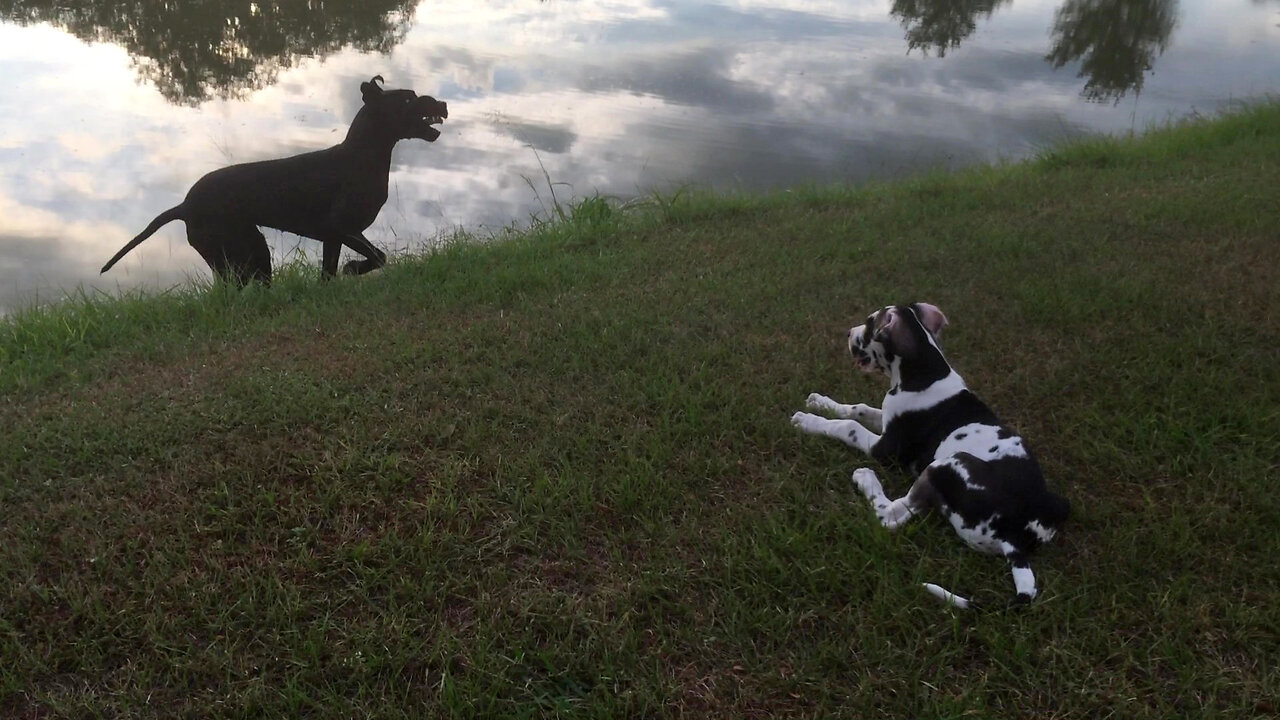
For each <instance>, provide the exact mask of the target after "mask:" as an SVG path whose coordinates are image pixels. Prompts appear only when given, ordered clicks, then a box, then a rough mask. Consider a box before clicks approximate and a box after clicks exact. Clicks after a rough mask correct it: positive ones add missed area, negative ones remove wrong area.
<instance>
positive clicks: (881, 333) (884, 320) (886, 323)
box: [872, 308, 902, 342]
mask: <svg viewBox="0 0 1280 720" xmlns="http://www.w3.org/2000/svg"><path fill="white" fill-rule="evenodd" d="M900 322H902V320H901V318H899V317H898V309H897V308H889V309H887V310H885V311H884V312H883V313H881V315H880V317H879V318H876V330H875V333H874V334H873V336H872V339H874V340H879V341H880V342H884V341H885V339H886V338H889V337H891V335H890V333H892V332H893V330H894V328H896V327H898V323H900Z"/></svg>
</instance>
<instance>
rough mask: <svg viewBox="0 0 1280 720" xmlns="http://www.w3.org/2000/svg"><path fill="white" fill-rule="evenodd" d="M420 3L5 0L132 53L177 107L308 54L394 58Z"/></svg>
mask: <svg viewBox="0 0 1280 720" xmlns="http://www.w3.org/2000/svg"><path fill="white" fill-rule="evenodd" d="M416 5H417V2H415V1H414V0H361V2H326V1H325V0H276V1H274V2H265V1H264V2H249V1H248V0H205V1H204V2H180V1H178V0H123V1H122V2H120V1H115V0H112V1H106V0H96V1H95V0H0V20H6V21H9V22H14V23H18V24H23V25H26V24H34V23H49V24H50V25H53V26H55V27H58V28H62V29H64V30H66V31H68V32H70V33H72V34H73V35H75V36H76V37H78V38H80V39H82V40H85V41H93V42H107V43H111V44H114V45H118V46H120V47H122V48H124V49H125V50H126V51H128V53H129V56H130V57H131V58H133V61H134V64H135V66H136V67H137V70H138V73H139V75H141V76H142V77H143V78H144V79H145V80H147V81H149V82H151V83H153V84H154V85H155V86H156V88H157V89H158V90H159V91H160V93H161V94H162V95H163V96H164V97H165V98H166V99H167V100H169V101H170V102H174V103H180V104H187V105H194V104H197V103H200V102H202V101H204V100H207V99H209V98H210V97H235V96H239V95H242V94H244V93H246V92H249V91H252V90H257V89H259V88H262V87H265V86H267V85H270V84H271V83H273V82H274V81H275V78H276V76H277V74H278V73H279V72H280V71H281V70H282V69H285V68H289V67H291V66H293V64H294V63H296V62H297V61H298V59H299V58H303V57H323V56H325V55H329V54H331V53H334V52H336V51H338V50H340V49H342V48H344V47H347V46H351V47H353V48H355V49H357V50H360V51H364V52H380V53H386V52H389V51H390V50H391V49H392V48H394V47H395V46H396V45H397V44H398V43H399V42H400V41H401V40H403V39H404V36H405V34H406V33H407V32H408V30H409V28H410V27H411V26H412V24H413V11H414V7H415V6H416Z"/></svg>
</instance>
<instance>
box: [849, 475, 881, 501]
mask: <svg viewBox="0 0 1280 720" xmlns="http://www.w3.org/2000/svg"><path fill="white" fill-rule="evenodd" d="M853 484H854V485H856V486H857V487H858V489H859V490H861V491H862V494H863V495H866V496H867V498H868V499H870V498H876V497H879V496H881V495H884V486H882V485H881V484H880V478H878V477H876V473H875V471H874V470H872V469H871V468H858V469H857V470H854V471H853Z"/></svg>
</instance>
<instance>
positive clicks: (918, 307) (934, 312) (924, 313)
mask: <svg viewBox="0 0 1280 720" xmlns="http://www.w3.org/2000/svg"><path fill="white" fill-rule="evenodd" d="M911 309H912V310H915V312H916V317H918V318H920V324H921V325H923V326H924V329H925V330H928V331H929V334H930V335H932V336H934V337H938V333H941V332H942V328H944V327H946V326H947V316H946V315H943V314H942V311H941V310H939V309H938V306H937V305H930V304H929V303H912V305H911Z"/></svg>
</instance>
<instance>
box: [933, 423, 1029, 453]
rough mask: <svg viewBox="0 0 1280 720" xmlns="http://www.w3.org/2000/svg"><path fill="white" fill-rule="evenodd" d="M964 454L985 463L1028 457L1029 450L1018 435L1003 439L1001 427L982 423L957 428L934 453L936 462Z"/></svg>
mask: <svg viewBox="0 0 1280 720" xmlns="http://www.w3.org/2000/svg"><path fill="white" fill-rule="evenodd" d="M962 452H963V453H968V454H970V455H972V456H974V457H976V458H978V459H979V460H984V461H988V460H999V459H1000V458H1005V457H1020V458H1024V457H1027V449H1026V448H1025V447H1023V445H1022V438H1020V437H1018V436H1017V435H1010V436H1009V437H1006V438H1001V437H1000V428H999V427H997V426H995V425H982V424H980V423H970V424H968V425H965V426H963V427H959V428H956V430H955V432H952V433H951V434H950V435H948V436H947V438H946V439H945V440H943V441H942V442H941V443H939V444H938V450H937V451H936V452H934V454H933V457H934V459H935V460H942V459H943V458H949V457H953V456H955V455H956V454H957V453H962Z"/></svg>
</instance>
